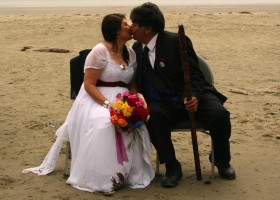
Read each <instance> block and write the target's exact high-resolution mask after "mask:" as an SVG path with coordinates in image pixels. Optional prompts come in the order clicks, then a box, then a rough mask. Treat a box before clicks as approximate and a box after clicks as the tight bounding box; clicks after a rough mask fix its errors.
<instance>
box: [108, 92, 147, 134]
mask: <svg viewBox="0 0 280 200" xmlns="http://www.w3.org/2000/svg"><path fill="white" fill-rule="evenodd" d="M149 112H150V110H149V108H148V107H147V104H146V102H145V101H144V97H143V96H142V95H141V94H139V93H132V92H123V93H119V94H117V96H116V101H115V102H114V103H113V104H112V106H111V107H110V116H111V122H112V123H113V124H114V125H115V127H116V128H117V129H120V130H122V131H125V132H127V133H130V132H134V131H135V130H136V129H137V128H140V127H141V126H142V125H143V124H144V123H145V122H146V121H147V120H148V119H149Z"/></svg>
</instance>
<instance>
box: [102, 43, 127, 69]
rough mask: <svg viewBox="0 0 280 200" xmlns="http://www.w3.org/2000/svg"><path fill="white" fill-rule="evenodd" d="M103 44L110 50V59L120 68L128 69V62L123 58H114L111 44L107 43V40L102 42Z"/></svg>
mask: <svg viewBox="0 0 280 200" xmlns="http://www.w3.org/2000/svg"><path fill="white" fill-rule="evenodd" d="M101 44H102V45H103V46H104V47H105V48H106V50H107V52H108V54H109V57H110V60H111V61H112V62H113V63H114V64H115V65H116V66H117V67H119V68H120V69H122V70H125V69H127V68H128V64H127V63H126V62H125V61H124V60H123V59H121V60H120V61H117V60H115V59H113V58H112V56H111V54H112V53H111V51H110V50H109V48H110V47H109V46H108V45H107V44H106V43H105V42H101Z"/></svg>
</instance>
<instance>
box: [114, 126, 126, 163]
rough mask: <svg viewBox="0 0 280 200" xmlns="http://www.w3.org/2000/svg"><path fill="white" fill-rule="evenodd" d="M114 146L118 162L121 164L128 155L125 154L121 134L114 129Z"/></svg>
mask: <svg viewBox="0 0 280 200" xmlns="http://www.w3.org/2000/svg"><path fill="white" fill-rule="evenodd" d="M115 135H116V147H117V157H118V163H120V164H121V165H123V162H125V161H128V157H127V154H126V149H125V147H124V142H123V138H122V134H121V133H120V132H118V131H117V129H116V134H115Z"/></svg>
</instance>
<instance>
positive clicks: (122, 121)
mask: <svg viewBox="0 0 280 200" xmlns="http://www.w3.org/2000/svg"><path fill="white" fill-rule="evenodd" d="M118 124H119V125H120V127H126V126H127V121H126V120H125V119H123V118H120V119H119V120H118Z"/></svg>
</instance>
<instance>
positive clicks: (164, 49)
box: [133, 31, 231, 165]
mask: <svg viewBox="0 0 280 200" xmlns="http://www.w3.org/2000/svg"><path fill="white" fill-rule="evenodd" d="M186 41H187V49H188V60H189V66H190V68H189V70H190V76H191V87H192V96H196V97H197V99H198V101H199V104H198V110H197V111H196V113H195V116H196V118H197V119H198V120H199V121H200V122H201V123H202V124H203V126H205V128H207V129H209V130H210V132H211V136H212V139H213V142H214V151H215V158H216V161H217V162H218V163H220V164H221V165H222V164H223V163H225V164H228V163H229V161H230V148H229V138H230V133H231V125H230V114H229V112H228V111H227V110H226V109H225V108H224V107H223V103H224V102H225V101H226V97H225V96H224V95H222V94H221V93H219V92H218V91H217V90H216V89H215V88H214V87H213V86H211V85H210V84H209V83H207V82H206V81H205V79H204V76H203V74H202V72H201V71H200V70H199V68H198V59H197V56H196V53H195V51H194V49H193V46H192V42H191V40H190V39H189V38H188V37H186ZM142 48H143V47H142V43H139V42H136V43H135V44H134V45H133V49H134V50H135V52H136V55H137V74H136V79H137V86H138V90H139V92H140V93H142V94H143V95H144V97H145V99H146V101H147V103H148V106H149V108H150V110H151V114H150V116H151V117H150V119H149V121H148V123H147V128H148V130H149V133H150V137H151V141H152V143H153V145H154V146H155V148H156V150H157V152H158V154H159V159H160V162H161V163H167V162H169V161H172V160H174V159H176V156H175V150H174V147H173V144H172V141H171V135H170V134H171V132H170V130H171V129H172V127H173V126H174V124H176V123H177V122H178V121H180V120H187V118H188V113H187V111H186V109H185V106H184V104H183V98H184V85H185V84H184V74H183V67H182V64H181V57H180V48H179V37H178V34H176V33H171V32H167V31H163V32H160V33H159V34H158V38H157V41H156V50H155V51H156V58H155V63H154V69H152V67H151V66H147V65H146V64H145V62H143V50H142Z"/></svg>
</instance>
